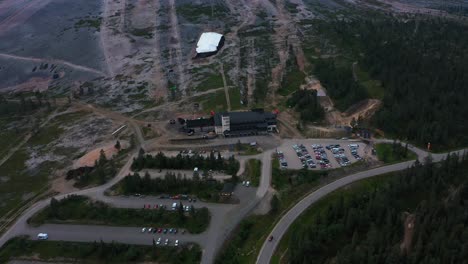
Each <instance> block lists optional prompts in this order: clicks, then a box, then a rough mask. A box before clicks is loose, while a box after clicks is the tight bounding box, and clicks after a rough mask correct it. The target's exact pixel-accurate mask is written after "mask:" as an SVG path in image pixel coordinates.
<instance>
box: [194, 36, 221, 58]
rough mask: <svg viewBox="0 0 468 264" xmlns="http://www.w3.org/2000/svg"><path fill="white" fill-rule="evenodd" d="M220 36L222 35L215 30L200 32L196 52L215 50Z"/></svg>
mask: <svg viewBox="0 0 468 264" xmlns="http://www.w3.org/2000/svg"><path fill="white" fill-rule="evenodd" d="M222 37H223V35H221V34H219V33H216V32H205V33H203V34H201V36H200V39H199V40H198V43H197V53H206V52H214V51H216V50H217V49H218V45H219V42H220V41H221V38H222Z"/></svg>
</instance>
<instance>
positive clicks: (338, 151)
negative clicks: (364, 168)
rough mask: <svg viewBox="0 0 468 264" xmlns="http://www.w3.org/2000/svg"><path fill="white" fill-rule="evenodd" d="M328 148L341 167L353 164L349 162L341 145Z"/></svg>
mask: <svg viewBox="0 0 468 264" xmlns="http://www.w3.org/2000/svg"><path fill="white" fill-rule="evenodd" d="M326 148H327V149H329V150H330V151H331V152H332V153H333V156H334V157H335V159H336V161H337V162H338V164H340V166H342V167H344V166H348V165H350V164H351V161H349V159H348V157H347V156H346V154H345V150H344V148H342V147H341V145H340V144H336V145H328V146H327V147H326Z"/></svg>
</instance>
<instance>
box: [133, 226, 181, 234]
mask: <svg viewBox="0 0 468 264" xmlns="http://www.w3.org/2000/svg"><path fill="white" fill-rule="evenodd" d="M177 232H178V230H177V228H162V227H160V228H156V227H148V228H146V227H143V228H142V229H141V233H149V234H151V233H153V234H156V233H159V234H174V235H175V234H177ZM182 233H184V232H182Z"/></svg>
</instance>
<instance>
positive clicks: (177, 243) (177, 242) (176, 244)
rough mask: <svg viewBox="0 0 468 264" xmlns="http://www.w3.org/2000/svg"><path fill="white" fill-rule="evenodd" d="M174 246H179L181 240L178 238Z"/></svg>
mask: <svg viewBox="0 0 468 264" xmlns="http://www.w3.org/2000/svg"><path fill="white" fill-rule="evenodd" d="M174 246H176V247H178V246H179V240H178V239H177V240H176V241H175V242H174Z"/></svg>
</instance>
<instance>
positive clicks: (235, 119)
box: [214, 111, 276, 126]
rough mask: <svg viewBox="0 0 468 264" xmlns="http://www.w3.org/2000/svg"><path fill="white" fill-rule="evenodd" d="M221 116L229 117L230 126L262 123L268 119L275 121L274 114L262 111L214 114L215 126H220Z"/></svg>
mask: <svg viewBox="0 0 468 264" xmlns="http://www.w3.org/2000/svg"><path fill="white" fill-rule="evenodd" d="M221 116H229V119H230V120H229V122H230V124H242V123H264V122H265V121H266V120H268V119H276V115H275V114H273V113H270V112H263V111H245V112H222V113H216V114H215V117H214V123H215V125H216V126H220V125H221Z"/></svg>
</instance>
